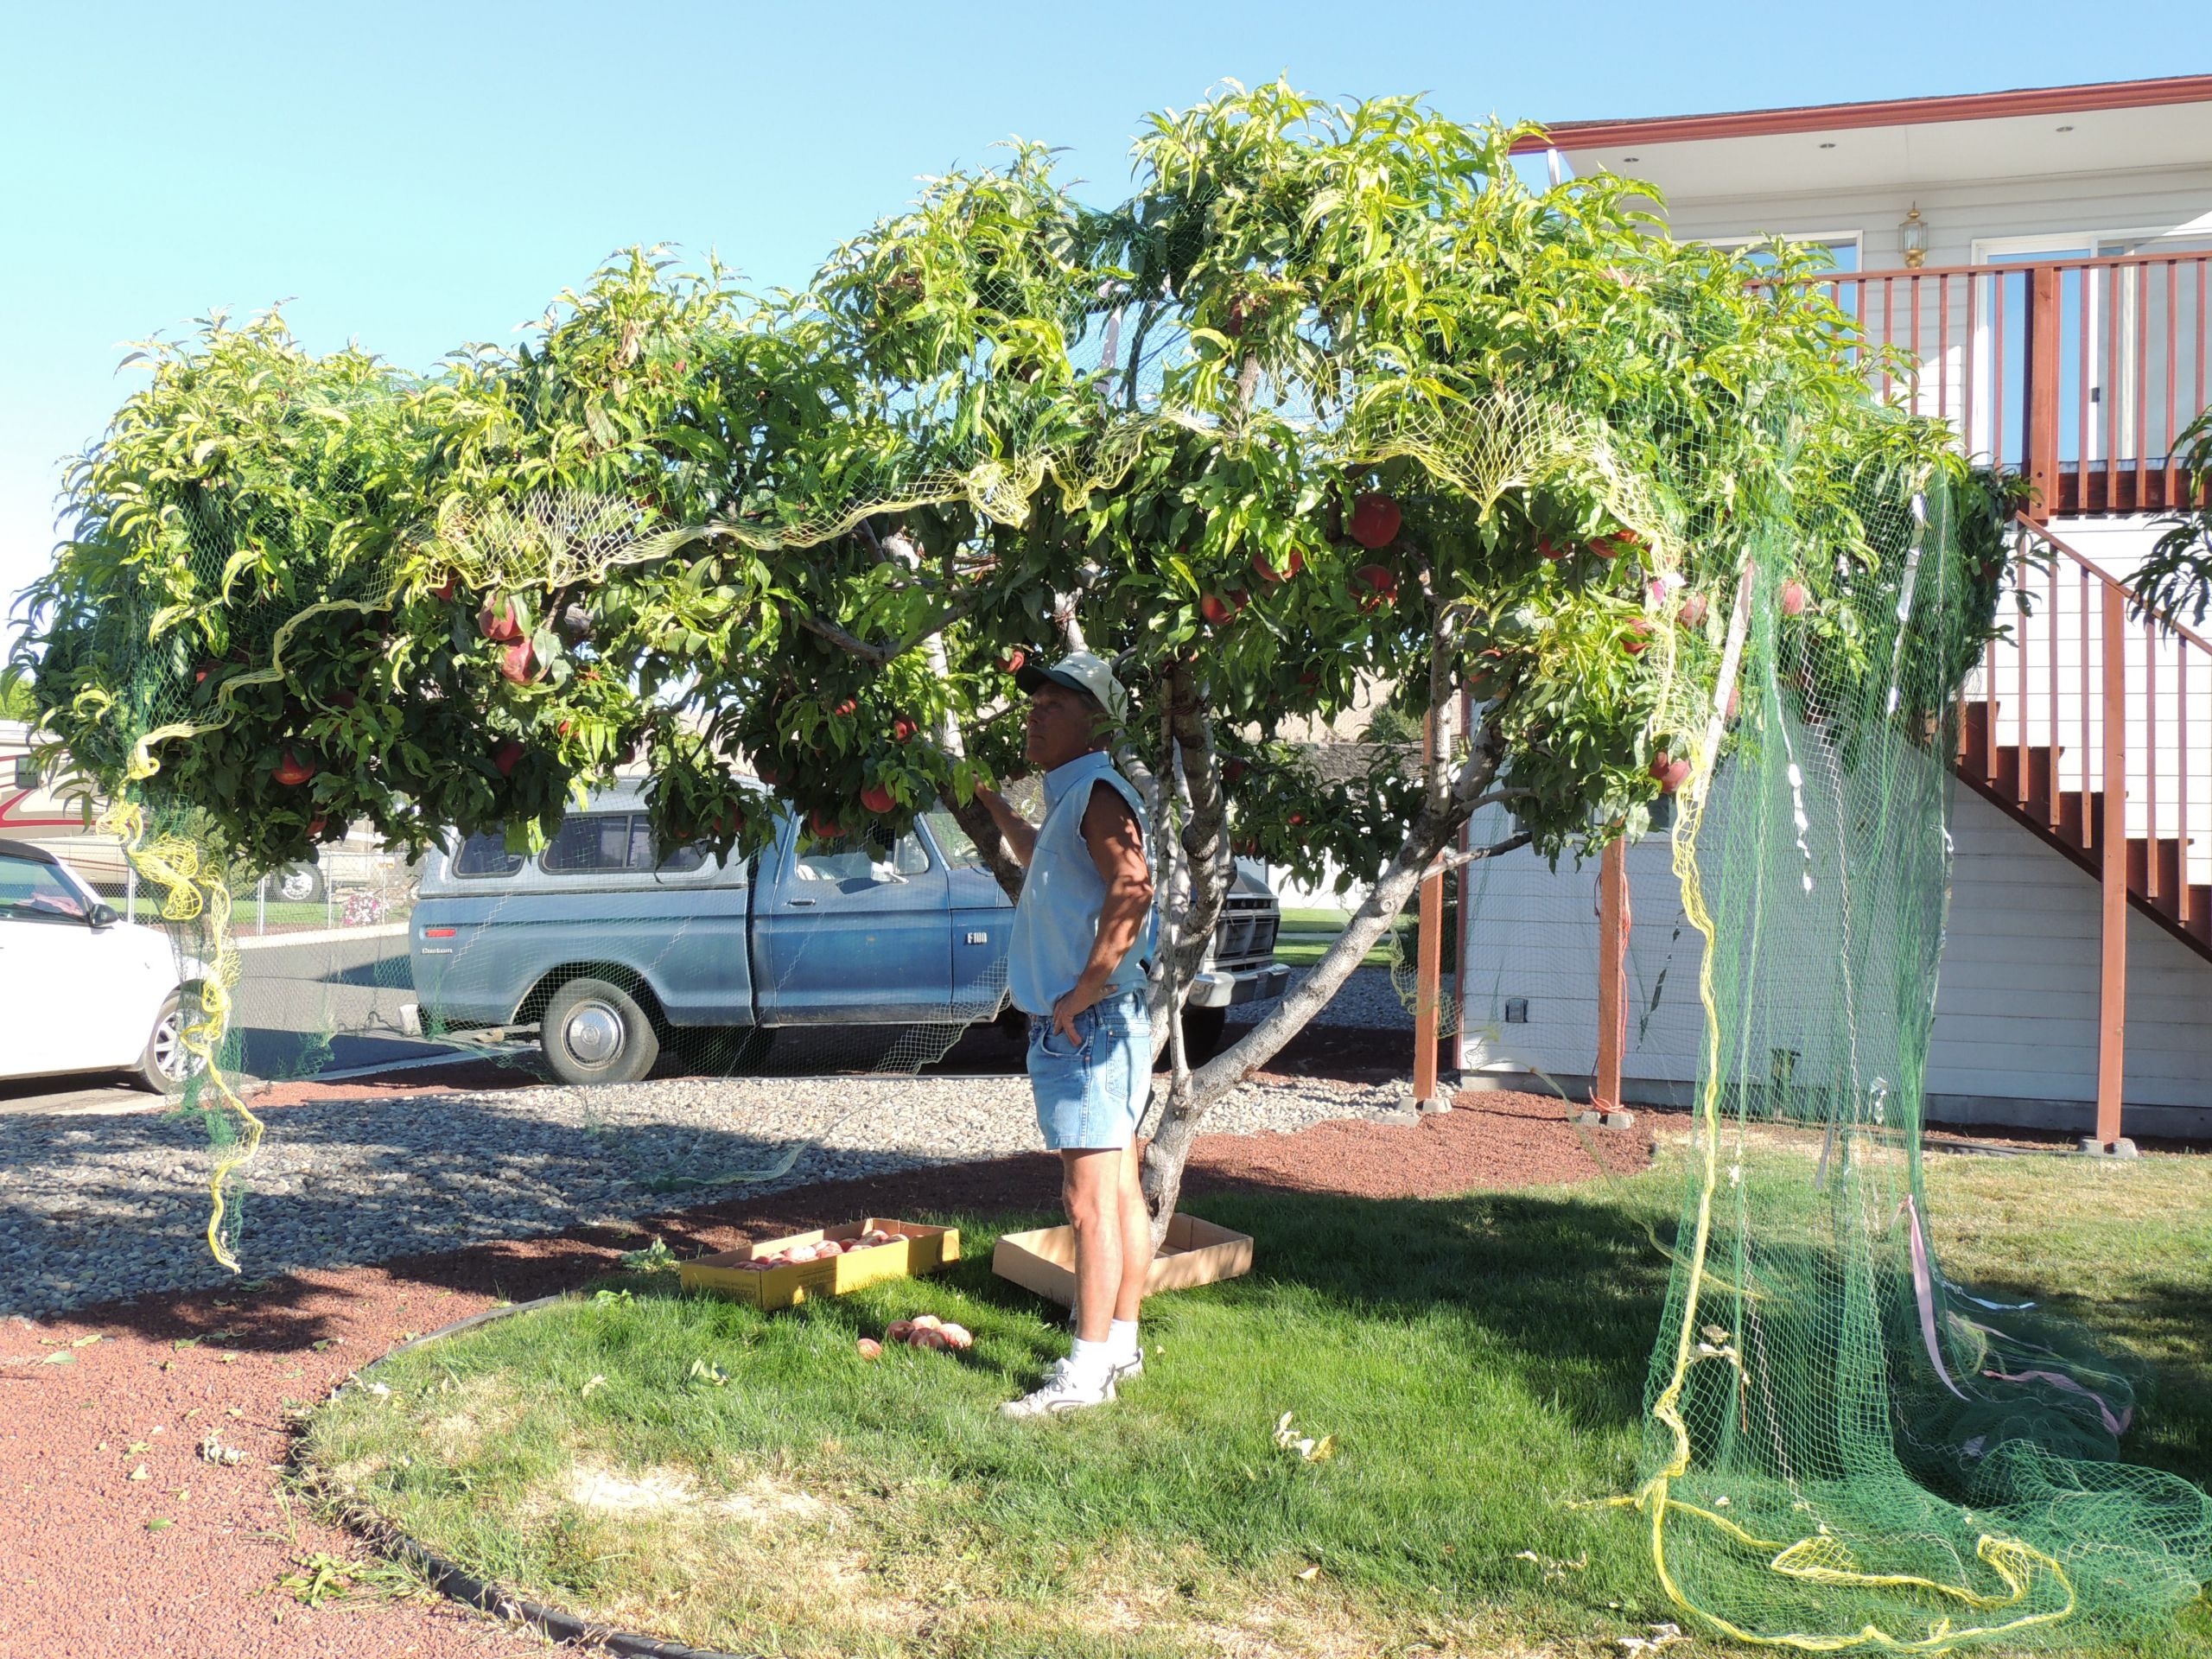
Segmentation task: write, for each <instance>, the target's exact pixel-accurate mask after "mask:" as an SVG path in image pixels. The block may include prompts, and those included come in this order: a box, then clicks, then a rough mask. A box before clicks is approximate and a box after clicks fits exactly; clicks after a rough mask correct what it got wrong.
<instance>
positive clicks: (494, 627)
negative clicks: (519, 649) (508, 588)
mask: <svg viewBox="0 0 2212 1659" xmlns="http://www.w3.org/2000/svg"><path fill="white" fill-rule="evenodd" d="M476 628H477V632H480V633H481V634H482V635H483V636H484V637H485V638H486V639H492V640H496V641H497V642H498V643H499V644H500V645H505V644H507V643H508V642H510V641H511V640H515V639H521V638H522V607H520V606H518V605H517V604H516V603H515V602H514V601H512V599H501V600H494V601H488V602H486V605H485V607H484V608H483V609H482V610H480V611H479V612H478V613H476Z"/></svg>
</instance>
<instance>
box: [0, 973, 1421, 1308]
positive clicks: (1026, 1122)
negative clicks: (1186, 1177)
mask: <svg viewBox="0 0 2212 1659" xmlns="http://www.w3.org/2000/svg"><path fill="white" fill-rule="evenodd" d="M1258 1012H1259V1010H1258V1009H1238V1010H1235V1011H1234V1013H1235V1014H1236V1016H1238V1017H1237V1018H1236V1019H1235V1020H1232V1025H1231V1033H1232V1035H1233V1034H1234V1032H1235V1029H1236V1025H1238V1024H1241V1023H1243V1022H1244V1020H1249V1019H1250V1018H1253V1017H1256V1014H1257V1013H1258ZM1317 1023H1319V1024H1325V1025H1332V1026H1358V1027H1369V1028H1373V1029H1376V1030H1377V1031H1383V1030H1389V1029H1393V1028H1395V1029H1402V1030H1409V1029H1410V1028H1411V1024H1412V1022H1411V1020H1410V1019H1409V1018H1408V1016H1407V1014H1406V1012H1405V1009H1404V1007H1403V1006H1402V1003H1401V1002H1400V1001H1399V1000H1398V998H1397V996H1396V995H1395V993H1394V992H1393V990H1392V989H1391V986H1390V981H1389V975H1388V974H1387V973H1386V972H1384V971H1383V970H1382V969H1362V970H1361V971H1360V972H1359V973H1357V974H1356V975H1355V976H1353V979H1352V981H1351V982H1349V983H1347V985H1346V986H1345V987H1344V990H1343V991H1342V992H1340V993H1339V994H1338V997H1337V998H1336V999H1335V1001H1333V1002H1332V1004H1331V1006H1330V1007H1328V1008H1326V1009H1325V1010H1323V1013H1322V1016H1321V1018H1320V1020H1319V1021H1317ZM1401 1103H1402V1090H1399V1089H1398V1088H1395V1087H1391V1086H1387V1085H1383V1086H1369V1087H1360V1086H1356V1085H1349V1084H1341V1083H1332V1082H1327V1081H1323V1080H1314V1081H1311V1082H1308V1081H1304V1080H1300V1081H1296V1082H1292V1081H1287V1080H1269V1081H1266V1082H1255V1083H1251V1084H1246V1085H1244V1086H1243V1088H1241V1089H1239V1090H1237V1091H1236V1093H1235V1094H1234V1095H1232V1096H1230V1098H1229V1099H1228V1100H1227V1101H1224V1103H1222V1104H1221V1105H1220V1106H1218V1107H1217V1108H1216V1109H1214V1111H1213V1112H1212V1113H1211V1114H1210V1115H1209V1116H1208V1118H1207V1120H1206V1128H1208V1130H1209V1131H1215V1132H1220V1133H1224V1134H1237V1135H1251V1134H1258V1133H1263V1132H1268V1131H1293V1130H1296V1129H1300V1128H1306V1126H1308V1125H1309V1124H1313V1123H1317V1122H1323V1121H1325V1120H1327V1119H1331V1118H1349V1117H1372V1116H1380V1115H1382V1114H1383V1113H1385V1112H1389V1111H1392V1110H1395V1109H1397V1108H1398V1107H1399V1105H1400V1104H1401ZM265 1116H266V1120H267V1122H268V1125H269V1132H268V1136H267V1138H266V1139H265V1140H264V1141H263V1143H262V1147H261V1151H260V1154H259V1155H258V1157H257V1159H256V1160H255V1162H254V1164H253V1166H252V1168H251V1173H250V1180H249V1185H248V1190H247V1192H246V1193H245V1199H244V1204H243V1213H244V1217H245V1236H244V1238H243V1240H242V1242H241V1244H240V1247H239V1259H240V1262H242V1264H243V1266H244V1269H245V1275H246V1276H247V1277H248V1278H250V1279H251V1278H258V1277H264V1276H266V1275H269V1274H277V1273H281V1272H284V1271H287V1270H289V1269H292V1268H315V1267H335V1266H344V1265H350V1264H355V1263H360V1262H378V1261H383V1260H385V1259H388V1258H390V1257H392V1256H396V1255H410V1254H415V1253H418V1252H423V1251H429V1250H438V1249H451V1248H452V1247H454V1245H456V1244H461V1243H469V1242H472V1241H474V1240H479V1239H505V1238H517V1237H522V1236H529V1235H532V1234H541V1233H550V1232H557V1231H560V1230H563V1229H565V1228H569V1227H574V1226H577V1225H580V1224H587V1223H608V1222H612V1223H616V1224H622V1223H627V1222H629V1221H630V1220H632V1218H633V1217H639V1216H641V1215H645V1214H650V1213H652V1212H653V1211H658V1210H662V1209H665V1208H666V1207H668V1205H671V1203H677V1204H680V1203H683V1202H685V1201H687V1199H686V1197H685V1196H683V1195H686V1194H690V1193H692V1192H696V1193H697V1198H696V1199H695V1200H691V1201H703V1199H705V1198H709V1197H712V1196H714V1194H715V1192H725V1191H728V1192H735V1191H742V1192H748V1193H756V1194H765V1193H769V1192H778V1191H781V1190H783V1189H784V1188H786V1187H791V1186H798V1185H808V1184H810V1183H814V1182H817V1181H823V1180H835V1179H842V1178H847V1177H854V1176H862V1175H874V1174H880V1173H889V1172H892V1171H894V1170H899V1169H908V1168H914V1167H918V1166H928V1165H931V1164H944V1163H958V1162H964V1161H967V1160H972V1159H977V1158H986V1157H992V1156H996V1155H1000V1154H1006V1153H1010V1152H1023V1151H1029V1150H1033V1149H1034V1148H1035V1147H1036V1146H1037V1144H1038V1140H1037V1127H1036V1121H1035V1118H1034V1116H1033V1111H1032V1108H1031V1104H1030V1099H1029V1090H1028V1085H1027V1082H1026V1081H1025V1080H1024V1079H1023V1078H1021V1077H1019V1076H986V1077H972V1076H963V1077H749V1078H702V1077H674V1078H666V1079H657V1080H654V1081H652V1082H647V1083H642V1084H629V1085H626V1086H621V1087H612V1088H599V1089H594V1090H580V1089H572V1088H568V1087H564V1086H561V1085H556V1084H548V1085H544V1086H540V1087H532V1088H524V1089H509V1090H491V1091H484V1092H474V1093H425V1094H412V1095H407V1094H400V1095H384V1096H373V1097H358V1096H357V1097H347V1098H336V1099H326V1100H315V1101H311V1102H308V1103H302V1104H296V1105H289V1106H281V1107H274V1108H271V1109H269V1110H268V1111H267V1112H266V1114H265ZM785 1160H791V1166H790V1167H789V1168H788V1169H785V1170H784V1171H783V1173H780V1174H779V1176H777V1177H776V1178H775V1179H770V1180H766V1181H760V1180H755V1181H749V1182H743V1183H737V1182H734V1181H729V1180H728V1178H729V1177H731V1176H733V1175H734V1174H736V1173H757V1172H760V1171H763V1170H766V1169H769V1168H773V1167H775V1166H779V1165H781V1164H783V1163H784V1162H785ZM208 1164H209V1154H208V1141H207V1134H206V1132H205V1131H204V1129H203V1128H202V1127H201V1125H200V1122H199V1120H198V1118H197V1117H196V1116H194V1117H189V1118H188V1117H183V1116H174V1115H161V1114H143V1115H137V1116H113V1117H86V1116H63V1115H41V1114H33V1113H22V1114H17V1115H14V1116H8V1117H5V1118H0V1168H4V1169H6V1170H8V1171H10V1179H9V1180H8V1182H7V1185H6V1186H5V1188H4V1189H0V1315H16V1316H21V1315H35V1314H41V1313H54V1312H56V1311H59V1310H61V1309H65V1308H68V1307H73V1306H79V1305H81V1304H85V1303H89V1302H96V1301H105V1300H111V1299H116V1298H122V1297H129V1296H134V1295H138V1294H144V1293H148V1292H153V1291H166V1290H173V1289H183V1288H191V1287H207V1286H215V1285H220V1284H223V1283H226V1282H228V1281H230V1277H231V1276H230V1275H229V1274H226V1273H225V1272H224V1271H223V1270H222V1269H221V1268H218V1267H217V1266H216V1265H215V1264H214V1262H213V1261H212V1260H211V1259H210V1258H209V1256H208V1254H207V1243H206V1241H205V1239H204V1237H203V1236H202V1232H203V1229H204V1228H205V1226H206V1224H207V1185H206V1183H207V1171H208ZM725 1183H727V1184H725ZM701 1184H704V1185H701Z"/></svg>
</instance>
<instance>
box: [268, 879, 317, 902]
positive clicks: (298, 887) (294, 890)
mask: <svg viewBox="0 0 2212 1659" xmlns="http://www.w3.org/2000/svg"><path fill="white" fill-rule="evenodd" d="M314 892H315V878H314V877H313V876H311V875H309V874H308V873H307V872H306V871H305V870H289V871H287V872H286V873H285V874H284V877H283V880H281V881H279V882H278V883H277V897H278V898H280V899H286V900H288V901H289V902H290V903H292V904H296V905H298V904H304V903H306V902H307V899H308V895H309V894H311V893H314Z"/></svg>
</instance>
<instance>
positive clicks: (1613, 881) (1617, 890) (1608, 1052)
mask: <svg viewBox="0 0 2212 1659" xmlns="http://www.w3.org/2000/svg"><path fill="white" fill-rule="evenodd" d="M1627 913H1628V844H1627V842H1621V841H1616V842H1613V844H1612V845H1611V846H1610V847H1608V848H1606V849H1605V861H1604V862H1603V863H1602V864H1601V865H1600V866H1599V877H1598V1075H1597V1076H1596V1077H1594V1078H1593V1079H1592V1082H1591V1085H1590V1103H1591V1104H1592V1106H1594V1107H1596V1108H1597V1109H1599V1111H1601V1112H1612V1111H1618V1110H1619V1109H1620V1103H1621V1050H1622V1048H1623V1047H1624V1045H1625V1043H1626V1041H1627V1038H1628V1024H1627V1014H1626V1009H1625V1006H1624V1005H1625V1004H1626V1002H1627V1001H1628V929H1627V928H1626V927H1624V925H1622V918H1624V917H1625V916H1626V915H1627Z"/></svg>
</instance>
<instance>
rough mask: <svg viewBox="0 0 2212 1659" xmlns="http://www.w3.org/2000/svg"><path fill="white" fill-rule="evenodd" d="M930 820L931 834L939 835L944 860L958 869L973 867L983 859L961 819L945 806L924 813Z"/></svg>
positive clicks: (938, 840) (940, 850)
mask: <svg viewBox="0 0 2212 1659" xmlns="http://www.w3.org/2000/svg"><path fill="white" fill-rule="evenodd" d="M922 816H923V817H925V818H927V819H928V820H929V824H930V834H931V835H932V836H936V837H937V847H938V851H939V852H941V853H943V854H944V861H945V862H946V863H947V864H949V865H950V866H951V867H952V868H954V869H956V870H966V869H973V868H977V867H979V866H980V865H981V864H982V861H983V855H982V854H981V853H979V852H977V851H976V843H975V842H972V841H970V840H969V838H968V832H967V831H966V830H965V829H962V828H961V827H960V820H959V819H957V818H956V817H953V816H952V814H951V813H950V812H948V811H946V810H944V808H943V807H939V808H938V809H937V810H935V811H933V812H925V813H924V814H923V815H922Z"/></svg>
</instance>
